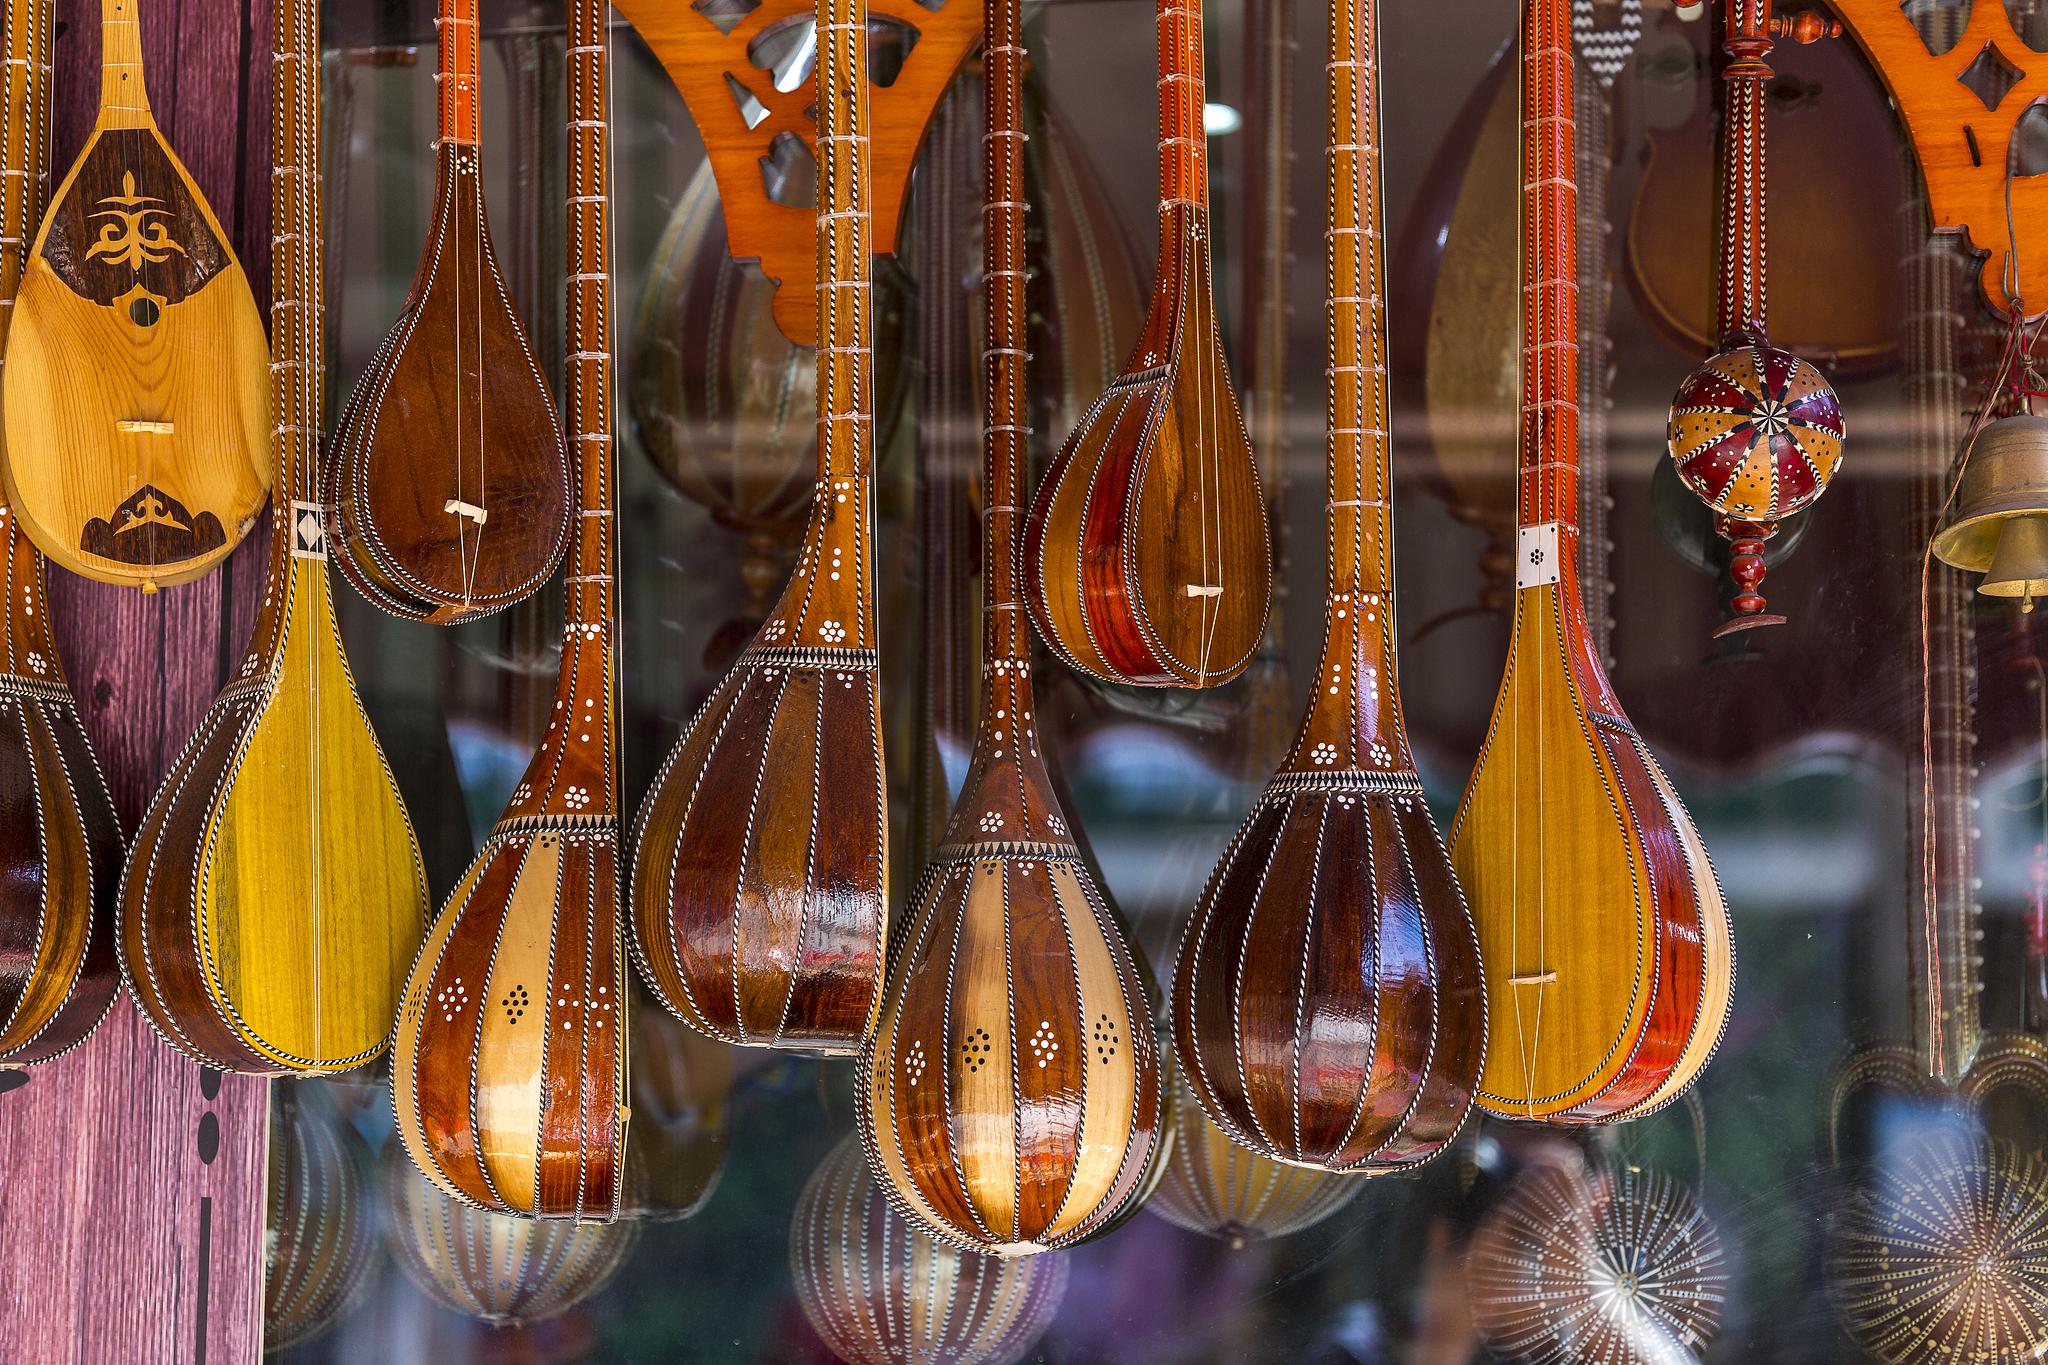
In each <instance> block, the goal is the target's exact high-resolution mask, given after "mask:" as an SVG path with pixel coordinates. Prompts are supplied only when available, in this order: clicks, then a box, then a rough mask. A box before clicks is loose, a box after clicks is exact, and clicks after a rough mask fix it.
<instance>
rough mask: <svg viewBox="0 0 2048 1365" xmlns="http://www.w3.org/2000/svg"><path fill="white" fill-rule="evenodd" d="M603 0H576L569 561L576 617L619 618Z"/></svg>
mask: <svg viewBox="0 0 2048 1365" xmlns="http://www.w3.org/2000/svg"><path fill="white" fill-rule="evenodd" d="M605 8H606V6H605V3H604V0H570V5H569V362H570V364H569V376H568V378H569V431H570V434H571V439H572V440H573V441H574V442H575V445H576V467H577V471H578V478H579V481H580V485H581V497H580V499H579V501H578V507H579V509H580V511H581V515H580V516H579V517H578V518H577V519H576V536H575V544H574V547H573V551H572V557H571V559H570V567H569V577H568V583H569V588H570V592H569V595H568V596H569V601H568V613H569V620H570V622H571V623H573V624H575V625H580V626H586V627H600V628H602V627H607V626H609V625H610V624H611V622H612V617H613V605H612V592H613V582H612V568H613V563H614V559H615V556H616V550H617V545H616V541H617V534H616V530H615V528H614V527H613V525H612V523H613V521H614V517H613V507H614V497H613V488H612V480H613V478H614V469H613V459H612V455H613V451H612V411H611V409H612V383H611V377H612V329H611V285H610V280H611V274H610V272H611V209H610V202H609V194H610V183H609V176H608V174H607V170H608V159H609V154H608V128H607V124H606V113H607V109H606V100H605V85H606V73H607V66H608V56H607V53H606V51H605V47H604V41H605V27H604V17H605Z"/></svg>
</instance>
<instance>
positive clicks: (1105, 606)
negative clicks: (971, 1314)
mask: <svg viewBox="0 0 2048 1365" xmlns="http://www.w3.org/2000/svg"><path fill="white" fill-rule="evenodd" d="M1159 76H1160V80H1159V137H1160V143H1159V146H1160V158H1159V197H1160V209H1159V264H1158V273H1157V275H1156V276H1155V277H1154V280H1153V285H1152V303H1151V311H1150V313H1149V314H1148V315H1147V317H1146V319H1145V326H1144V330H1143V331H1142V332H1141V333H1140V334H1139V337H1138V343H1137V346H1136V347H1135V348H1134V349H1133V351H1132V353H1131V356H1130V359H1129V360H1128V361H1126V362H1125V364H1124V369H1123V373H1122V374H1121V375H1119V376H1118V377H1117V378H1116V379H1115V380H1113V381H1112V382H1111V384H1110V386H1109V390H1108V391H1107V392H1106V393H1105V394H1103V396H1102V397H1101V398H1100V399H1098V400H1097V401H1096V403H1095V405H1094V406H1093V407H1091V408H1090V409H1089V411H1088V414H1087V415H1086V416H1085V417H1083V418H1082V420H1081V424H1080V426H1078V427H1077V428H1075V430H1074V432H1073V433H1072V434H1071V435H1070V436H1069V437H1068V438H1067V443H1066V445H1065V447H1064V448H1063V449H1062V450H1061V451H1060V454H1059V456H1058V458H1057V459H1055V460H1054V461H1053V464H1052V466H1051V468H1050V469H1048V470H1047V471H1046V476H1045V479H1044V481H1043V483H1041V484H1040V486H1039V489H1038V492H1037V495H1036V496H1035V498H1034V499H1033V502H1032V506H1031V517H1030V521H1029V525H1028V528H1027V530H1026V533H1025V542H1024V566H1025V574H1026V586H1027V597H1028V599H1029V601H1030V606H1031V614H1032V619H1033V620H1034V621H1035V622H1036V623H1037V626H1038V630H1039V633H1040V634H1041V635H1043V636H1044V637H1045V638H1046V640H1047V642H1048V643H1049V644H1051V645H1052V647H1053V648H1054V649H1055V650H1056V651H1057V652H1058V653H1059V654H1060V656H1061V657H1062V658H1063V659H1065V660H1066V661H1067V662H1068V663H1069V664H1070V665H1072V666H1073V667H1076V668H1078V669H1080V670H1082V671H1083V672H1086V673H1090V674H1093V675H1094V676H1096V677H1099V678H1103V679H1106V680H1108V681H1111V682H1124V683H1139V684H1145V685H1150V686H1160V687H1213V686H1215V685H1217V684H1219V683H1223V682H1227V681H1229V680H1230V679H1231V678H1234V677H1236V676H1237V675H1238V674H1239V673H1241V672H1243V671H1244V669H1245V668H1246V666H1247V665H1249V664H1250V662H1251V660H1252V655H1253V654H1254V652H1255V651H1256V650H1257V649H1258V646H1259V642H1260V640H1261V639H1262V638H1263V637H1264V634H1265V630H1266V616H1267V612H1268V610H1269V608H1270V605H1271V597H1272V586H1273V574H1272V548H1271V545H1270V543H1269V540H1268V530H1267V525H1266V513H1265V500H1264V489H1263V488H1262V486H1261V484H1260V480H1259V471H1258V466H1257V464H1256V463H1255V462H1254V460H1253V457H1252V450H1251V445H1250V442H1249V440H1248V438H1247V437H1246V435H1245V429H1244V419H1243V417H1242V416H1241V415H1240V414H1239V412H1238V407H1237V394H1236V386H1235V384H1234V383H1233V382H1232V380H1231V377H1230V369H1229V365H1228V363H1227V362H1226V361H1225V360H1224V357H1223V346H1222V338H1221V336H1220V333H1219V331H1218V328H1217V324H1216V305H1215V297H1214V293H1213V283H1212V280H1211V278H1210V252H1209V224H1208V202H1209V200H1208V183H1209V181H1208V168H1207V153H1206V151H1205V149H1204V137H1205V134H1204V132H1203V128H1202V108H1203V95H1202V29H1201V7H1200V5H1199V4H1195V5H1194V7H1193V8H1187V7H1185V6H1184V5H1182V4H1180V3H1177V0H1160V5H1159Z"/></svg>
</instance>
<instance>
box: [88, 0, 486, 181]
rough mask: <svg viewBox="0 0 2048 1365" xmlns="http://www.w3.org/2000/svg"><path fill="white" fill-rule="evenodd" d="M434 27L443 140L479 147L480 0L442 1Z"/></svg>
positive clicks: (435, 77) (435, 78) (435, 79)
mask: <svg viewBox="0 0 2048 1365" xmlns="http://www.w3.org/2000/svg"><path fill="white" fill-rule="evenodd" d="M110 2H111V0H110ZM130 2H131V3H132V0H130ZM434 28H435V30H436V32H437V33H438V34H439V37H440V43H441V63H440V69H439V70H437V71H436V72H435V73H434V81H435V84H436V87H437V91H436V93H437V94H438V95H439V97H440V105H441V141H443V142H458V143H463V144H466V145H469V146H475V145H476V140H477V112H476V103H477V101H476V97H477V81H478V77H477V61H476V54H477V24H476V0H441V12H440V14H439V15H438V16H437V17H436V18H435V20H434Z"/></svg>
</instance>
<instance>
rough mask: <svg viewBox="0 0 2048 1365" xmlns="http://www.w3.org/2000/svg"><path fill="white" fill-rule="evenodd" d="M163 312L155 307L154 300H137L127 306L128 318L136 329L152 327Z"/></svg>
mask: <svg viewBox="0 0 2048 1365" xmlns="http://www.w3.org/2000/svg"><path fill="white" fill-rule="evenodd" d="M163 312H164V310H163V309H161V308H159V307H157V306H156V300H155V299H137V300H135V302H133V303H131V304H129V305H128V316H129V318H130V319H131V320H132V321H133V322H134V323H135V325H136V326H137V327H154V326H156V320H157V319H158V318H160V317H162V316H163Z"/></svg>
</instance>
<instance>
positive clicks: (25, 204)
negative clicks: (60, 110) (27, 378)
mask: <svg viewBox="0 0 2048 1365" xmlns="http://www.w3.org/2000/svg"><path fill="white" fill-rule="evenodd" d="M50 9H51V0H12V3H10V4H9V5H8V6H7V39H6V49H7V50H6V54H5V55H6V61H7V83H6V101H7V103H6V108H5V111H4V116H0V117H4V121H0V168H4V169H0V364H4V363H5V355H6V344H7V333H8V329H9V328H10V327H11V326H12V324H13V321H14V294H15V291H16V290H17V289H19V288H20V287H21V276H22V272H23V271H24V270H26V269H27V267H28V249H29V246H30V245H31V243H32V242H33V241H34V240H35V234H36V225H37V224H39V223H40V222H42V218H43V204H44V201H45V199H46V197H47V196H48V193H49V186H50V181H49V152H50V37H51V33H50Z"/></svg>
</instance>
